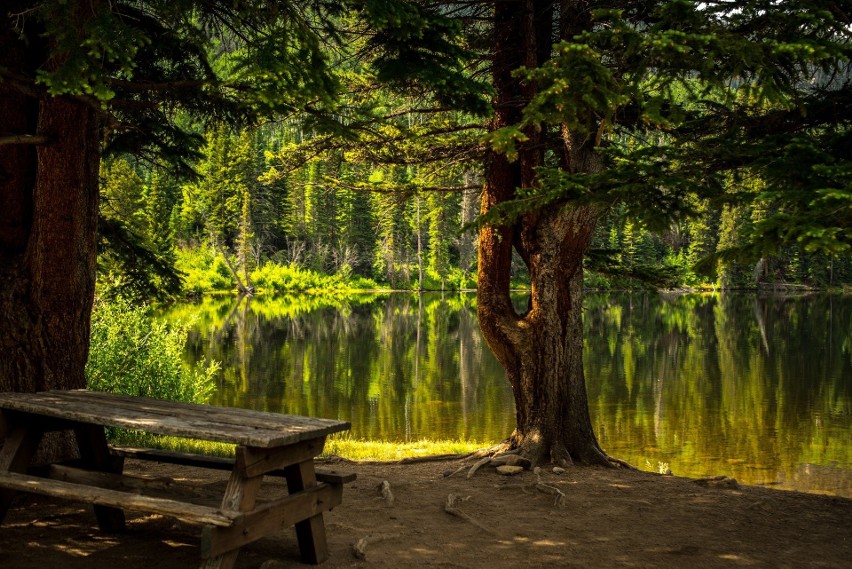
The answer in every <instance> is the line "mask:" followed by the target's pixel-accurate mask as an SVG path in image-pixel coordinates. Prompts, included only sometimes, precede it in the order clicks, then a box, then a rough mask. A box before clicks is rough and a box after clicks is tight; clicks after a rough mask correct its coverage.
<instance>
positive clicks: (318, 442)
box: [236, 437, 325, 478]
mask: <svg viewBox="0 0 852 569" xmlns="http://www.w3.org/2000/svg"><path fill="white" fill-rule="evenodd" d="M323 446H325V437H321V438H317V439H312V440H309V441H302V442H299V443H296V444H292V445H288V446H285V447H278V448H252V447H244V446H239V447H237V451H236V457H237V458H236V467H237V468H238V469H240V470H241V471H242V473H243V476H245V477H246V478H251V477H253V476H261V475H263V474H266V473H268V472H271V471H273V470H276V469H279V468H284V467H285V466H290V465H291V464H296V463H299V462H305V461H306V460H313V458H314V457H315V456H316V455H318V454H319V453H321V452H322V447H323Z"/></svg>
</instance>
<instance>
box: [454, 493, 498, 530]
mask: <svg viewBox="0 0 852 569" xmlns="http://www.w3.org/2000/svg"><path fill="white" fill-rule="evenodd" d="M469 499H470V496H468V497H467V498H459V497H458V496H456V495H455V494H450V495H448V496H447V501H446V502H445V503H444V511H445V512H447V513H448V514H450V515H451V516H455V517H457V518H461V519H463V520H464V521H466V522H469V523H471V524H473V525H475V526H476V527H478V528H479V529H481V530H482V531H484V532H486V533H490V534H492V535H494V533H495V532H494V531H493V530H491V529H489V528H487V527H485V526H484V525H482V523H480V522H479V521H478V520H477V519H475V518H473V517H471V516H470V515H469V514H466V513H465V512H462V511H461V510H459V509H458V508H457V507H456V501H457V500H458V501H461V502H465V501H467V500H469Z"/></svg>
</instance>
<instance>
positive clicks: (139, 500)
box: [0, 472, 242, 527]
mask: <svg viewBox="0 0 852 569" xmlns="http://www.w3.org/2000/svg"><path fill="white" fill-rule="evenodd" d="M0 488H7V489H10V490H16V491H19V492H31V493H34V494H43V495H45V496H52V497H54V498H63V499H67V500H74V501H77V502H83V503H86V504H93V505H99V506H110V507H115V508H124V509H128V510H134V511H140V512H147V513H153V514H161V515H164V516H171V517H174V518H178V519H181V520H185V521H188V522H193V523H200V524H211V525H215V526H220V527H228V526H231V525H232V524H233V523H234V521H235V520H237V519H239V518H240V517H241V516H242V514H240V513H238V512H230V511H223V510H222V509H220V508H211V507H207V506H199V505H196V504H191V503H187V502H179V501H176V500H169V499H165V498H154V497H151V496H143V495H140V494H131V493H128V492H121V491H118V490H111V489H108V488H101V487H97V486H88V485H85V484H75V483H72V482H62V481H59V480H51V479H47V478H40V477H38V476H30V475H27V474H18V473H16V472H0Z"/></svg>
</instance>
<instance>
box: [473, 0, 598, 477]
mask: <svg viewBox="0 0 852 569" xmlns="http://www.w3.org/2000/svg"><path fill="white" fill-rule="evenodd" d="M552 6H553V4H552V2H548V1H546V0H525V1H523V2H519V3H508V2H501V3H497V4H496V5H495V9H494V10H495V27H494V30H495V35H494V55H493V63H494V65H493V73H494V86H495V89H496V97H495V101H494V107H495V119H494V121H493V123H492V129H493V130H496V129H499V128H502V127H504V126H507V125H510V124H515V123H518V122H519V121H520V119H521V111H522V108H523V105H524V104H525V103H526V102H527V101H529V100H530V98H531V97H532V96H533V95H534V94H535V89H536V85H535V84H534V83H532V82H520V81H519V80H518V79H517V78H515V77H513V76H512V71H513V70H515V69H517V68H518V67H520V66H522V65H523V66H527V67H533V66H536V65H541V64H542V63H543V62H544V61H545V60H546V59H547V58H548V57H549V56H550V49H551V38H552V32H553V30H552V22H553V12H552ZM563 10H564V7H563ZM518 38H521V40H520V41H521V45H518V42H519V40H518ZM524 134H525V135H526V138H527V140H526V141H525V142H523V143H521V144H519V147H518V159H517V161H515V162H510V161H509V160H508V159H507V158H506V156H504V155H502V154H498V153H495V152H490V153H489V154H488V156H487V159H486V172H485V177H486V182H485V187H484V190H483V196H482V211H483V213H484V212H487V211H489V210H490V209H491V208H492V207H494V206H496V205H498V204H500V203H503V202H505V201H508V200H511V199H513V198H514V196H515V190H516V189H517V188H528V187H534V186H535V185H536V184H537V179H536V172H535V169H536V167H538V166H540V165H541V164H543V163H544V147H545V143H546V139H547V137H548V136H551V135H549V134H548V133H546V132H542V131H540V130H538V129H535V128H533V127H530V128H528V129H527V130H526V131H525V132H524ZM559 135H560V136H561V137H562V140H563V144H562V146H564V156H562V164H563V167H564V168H566V169H568V170H571V171H589V170H592V169H594V168H596V167H598V165H597V160H596V159H595V157H594V152H593V151H592V149H591V148H590V146H591V145H589V144H587V143H586V141H585V140H583V139H580V138H577V137H574V136H573V135H571V133H569V132H567V130H565V131H564V132H562V133H559ZM600 213H601V209H600V208H598V207H596V206H573V205H570V204H564V205H562V206H554V207H552V208H549V209H548V210H547V211H541V212H530V213H527V214H525V215H524V216H523V217H522V218H521V219H520V221H518V222H517V223H516V224H515V225H514V226H509V225H502V226H487V227H484V228H483V229H482V230H481V231H480V236H479V281H478V293H479V298H478V310H479V321H480V326H481V327H482V331H483V335H484V337H485V339H486V341H487V342H488V345H489V347H490V348H491V350H492V351H493V352H494V354H495V356H496V357H497V359H498V360H499V361H500V363H501V364H502V365H503V367H504V368H505V369H506V375H507V377H508V379H509V381H510V382H511V384H512V389H513V393H514V396H515V408H516V419H517V420H516V424H517V426H516V430H515V432H514V433H513V434H512V436H511V437H510V439H509V442H510V445H511V448H512V449H515V450H518V451H519V452H520V453H521V454H523V455H524V456H526V457H527V458H529V459H531V460H532V461H533V462H534V463H535V462H540V461H542V460H548V461H552V462H555V463H558V464H568V463H572V462H580V463H586V464H607V465H608V464H610V462H609V459H608V458H607V456H606V454H604V452H603V451H602V450H601V448H600V446H599V444H598V442H597V439H596V438H595V434H594V430H593V429H592V424H591V419H590V417H589V410H588V401H587V397H586V384H585V378H584V375H583V326H582V301H583V289H582V282H583V271H582V262H583V254H584V253H585V251H586V249H587V248H588V246H589V243H590V241H591V238H592V233H593V231H594V228H595V224H596V221H597V218H598V217H599V215H600ZM513 248H514V249H515V250H517V251H518V253H519V254H520V256H521V258H522V259H523V260H524V262H525V263H526V265H527V267H528V268H529V271H530V281H531V282H530V284H531V296H530V301H529V306H528V309H527V311H526V312H524V313H523V314H518V313H517V312H516V311H515V310H514V308H513V306H512V303H511V300H510V297H509V290H510V277H511V260H512V250H513Z"/></svg>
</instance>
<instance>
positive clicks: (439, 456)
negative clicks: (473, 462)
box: [397, 451, 478, 464]
mask: <svg viewBox="0 0 852 569" xmlns="http://www.w3.org/2000/svg"><path fill="white" fill-rule="evenodd" d="M477 452H478V451H477ZM474 455H476V452H469V453H467V454H433V455H430V456H412V457H409V458H403V459H400V460H399V461H397V464H413V463H417V462H438V461H442V460H465V459H468V458H471V457H472V456H474Z"/></svg>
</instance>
